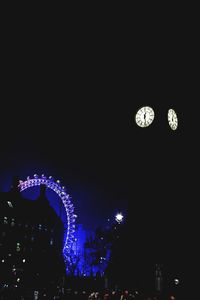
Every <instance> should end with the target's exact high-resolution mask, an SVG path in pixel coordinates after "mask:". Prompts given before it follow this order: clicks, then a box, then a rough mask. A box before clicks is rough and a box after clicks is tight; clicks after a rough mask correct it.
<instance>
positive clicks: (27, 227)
mask: <svg viewBox="0 0 200 300" xmlns="http://www.w3.org/2000/svg"><path fill="white" fill-rule="evenodd" d="M18 183H19V181H18V180H17V178H15V179H14V180H13V185H12V187H11V189H10V191H8V192H4V193H1V194H0V265H1V267H0V282H1V288H2V289H5V288H9V289H17V290H20V289H23V290H31V291H34V290H41V289H43V288H44V287H45V288H48V289H55V288H56V286H57V285H58V284H59V283H60V282H61V280H62V278H64V277H63V276H64V275H65V264H64V260H63V255H62V248H63V234H64V227H63V223H62V221H61V220H60V218H59V217H58V216H57V214H56V213H55V211H54V209H53V208H52V207H51V206H50V205H49V202H48V200H47V198H46V196H45V189H46V186H45V185H40V195H39V197H38V198H37V199H36V200H35V201H31V200H27V199H25V198H23V197H22V195H21V193H20V191H19V188H18Z"/></svg>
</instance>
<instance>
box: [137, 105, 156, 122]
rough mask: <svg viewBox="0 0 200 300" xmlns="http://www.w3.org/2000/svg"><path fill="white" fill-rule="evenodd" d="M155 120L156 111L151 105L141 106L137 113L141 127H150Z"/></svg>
mask: <svg viewBox="0 0 200 300" xmlns="http://www.w3.org/2000/svg"><path fill="white" fill-rule="evenodd" d="M153 120H154V111H153V109H152V108H151V107H149V106H143V107H141V108H140V109H139V110H138V111H137V113H136V115H135V122H136V124H137V125H138V126H140V127H148V126H149V125H150V124H151V123H152V122H153Z"/></svg>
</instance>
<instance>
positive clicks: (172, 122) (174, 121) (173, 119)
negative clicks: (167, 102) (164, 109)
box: [167, 108, 178, 130]
mask: <svg viewBox="0 0 200 300" xmlns="http://www.w3.org/2000/svg"><path fill="white" fill-rule="evenodd" d="M167 118H168V123H169V126H170V127H171V129H172V130H176V129H177V127H178V117H177V114H176V112H175V110H174V109H172V108H171V109H169V110H168V115H167Z"/></svg>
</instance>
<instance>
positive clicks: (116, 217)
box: [115, 213, 124, 223]
mask: <svg viewBox="0 0 200 300" xmlns="http://www.w3.org/2000/svg"><path fill="white" fill-rule="evenodd" d="M123 218H124V216H123V215H122V214H121V213H118V214H116V216H115V220H116V221H117V223H121V222H122V221H123Z"/></svg>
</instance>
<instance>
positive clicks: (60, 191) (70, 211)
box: [19, 174, 76, 260]
mask: <svg viewBox="0 0 200 300" xmlns="http://www.w3.org/2000/svg"><path fill="white" fill-rule="evenodd" d="M41 184H44V185H46V186H47V187H48V188H50V189H51V190H53V191H54V192H55V193H56V194H57V195H58V196H59V197H60V199H61V200H62V203H63V205H64V208H65V212H66V218H67V229H66V232H65V237H64V239H65V240H64V246H63V256H64V259H65V260H67V259H68V257H69V254H70V250H71V247H72V245H73V242H74V232H75V219H76V215H75V214H74V206H73V204H72V202H71V197H70V195H69V194H68V193H67V192H66V188H65V187H64V186H61V185H60V181H59V180H56V181H54V179H53V177H52V176H49V177H48V178H47V177H46V176H45V175H42V176H41V177H39V176H38V175H37V174H35V175H34V176H33V178H31V177H29V176H28V177H27V179H26V180H25V181H22V180H20V181H19V189H20V192H22V191H24V190H26V189H28V188H31V187H36V186H40V185H41Z"/></svg>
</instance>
